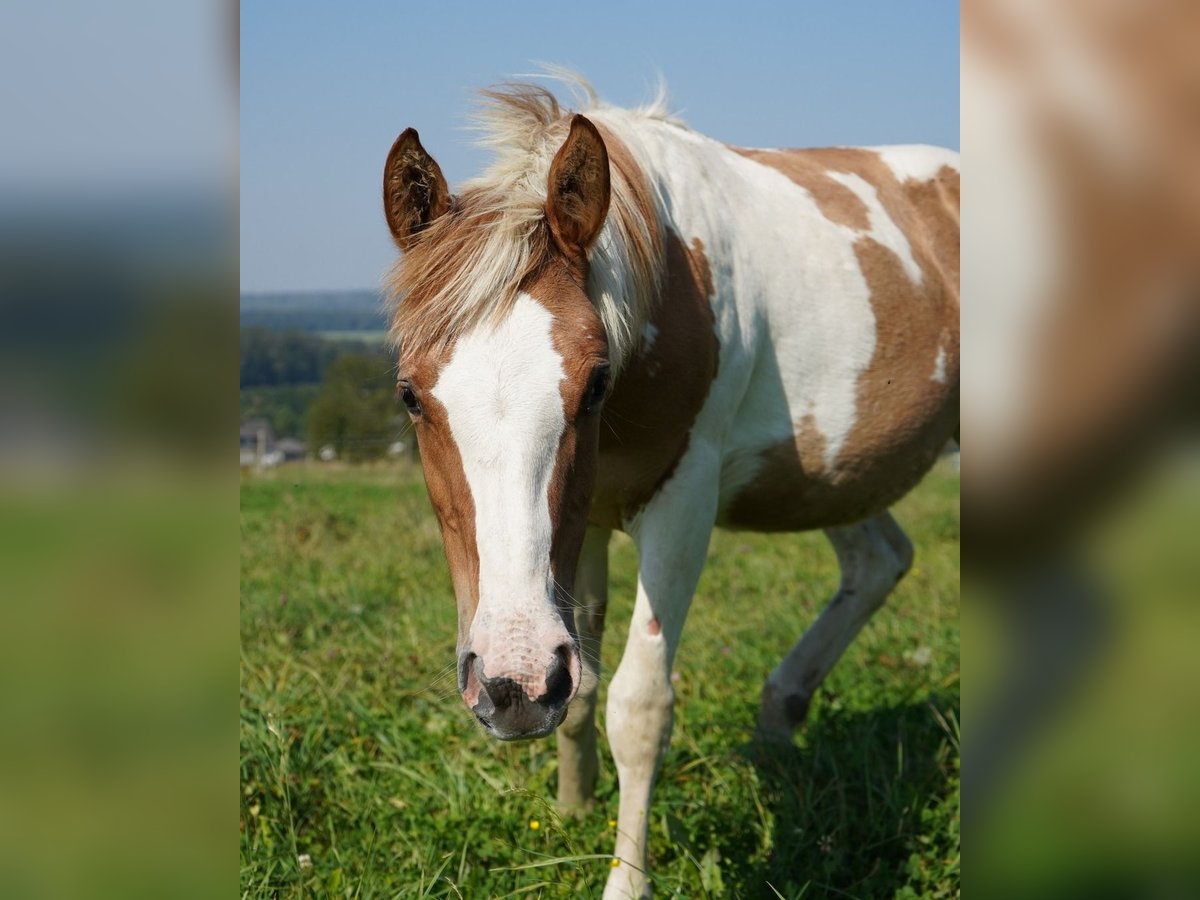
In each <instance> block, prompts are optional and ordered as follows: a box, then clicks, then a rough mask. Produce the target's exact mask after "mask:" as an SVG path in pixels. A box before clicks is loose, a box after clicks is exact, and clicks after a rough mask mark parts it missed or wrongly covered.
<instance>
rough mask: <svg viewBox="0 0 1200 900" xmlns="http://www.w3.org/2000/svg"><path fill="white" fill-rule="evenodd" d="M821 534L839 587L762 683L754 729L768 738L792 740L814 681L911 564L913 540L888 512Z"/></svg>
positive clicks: (821, 678)
mask: <svg viewBox="0 0 1200 900" xmlns="http://www.w3.org/2000/svg"><path fill="white" fill-rule="evenodd" d="M825 533H826V535H828V537H829V541H830V543H831V544H833V549H834V550H835V551H836V552H837V558H838V564H839V565H840V566H841V569H842V581H841V586H840V587H839V588H838V592H837V594H836V595H834V598H833V600H831V601H830V603H829V605H828V606H827V607H825V610H824V611H823V612H822V613H821V615H820V616H819V617H818V618H817V621H816V622H814V623H813V624H812V625H811V626H810V627H809V629H808V630H807V631H806V632H805V633H804V636H803V637H802V638H801V639H800V640H799V641H798V642H797V644H796V645H795V646H794V647H793V648H792V649H791V651H790V652H789V653H788V655H787V656H786V657H785V658H784V660H783V662H781V663H780V664H779V665H778V666H777V667H776V668H775V671H773V672H772V673H771V675H770V677H769V678H768V679H767V683H766V685H765V686H764V687H763V693H762V705H761V706H760V708H759V713H758V731H759V735H760V736H762V737H764V738H767V739H769V740H778V741H790V740H791V739H792V731H793V730H794V729H795V728H796V726H798V725H800V724H801V723H802V722H803V721H804V718H805V716H806V715H807V714H808V704H809V702H810V701H811V700H812V695H813V692H814V691H815V690H816V689H817V686H818V685H819V684H820V683H821V682H822V681H823V680H824V678H825V676H826V675H828V674H829V670H830V669H832V668H833V665H834V663H836V662H837V661H838V659H839V658H840V657H841V655H842V653H843V652H844V651H845V649H846V648H847V647H848V646H850V642H851V641H852V640H854V636H855V635H856V634H858V632H859V630H860V629H861V628H862V627H863V625H865V624H866V623H867V620H868V619H869V618H871V614H872V613H874V612H875V610H877V609H878V608H879V607H880V606H882V605H883V601H884V600H885V599H887V595H888V594H889V593H891V591H892V588H894V587H895V586H896V583H897V582H898V581H899V580H900V579H901V577H903V575H904V573H905V572H907V571H908V569H909V567H910V566H911V565H912V555H913V550H912V544H911V543H910V542H909V540H908V538H907V536H905V534H904V532H903V531H902V530H901V529H900V526H899V525H897V524H896V520H895V519H893V518H892V516H891V514H890V513H886V512H885V513H883V514H882V515H879V516H876V517H875V518H873V519H868V520H866V521H865V522H859V523H857V524H855V525H847V526H844V527H841V528H829V529H826V531H825Z"/></svg>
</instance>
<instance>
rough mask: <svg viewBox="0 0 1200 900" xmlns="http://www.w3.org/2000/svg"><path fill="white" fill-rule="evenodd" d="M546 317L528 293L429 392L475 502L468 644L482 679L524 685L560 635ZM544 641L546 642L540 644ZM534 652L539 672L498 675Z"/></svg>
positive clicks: (553, 393) (557, 420)
mask: <svg viewBox="0 0 1200 900" xmlns="http://www.w3.org/2000/svg"><path fill="white" fill-rule="evenodd" d="M552 322H553V317H552V316H551V315H550V313H549V311H548V310H547V309H546V308H545V307H543V306H542V305H541V304H540V303H538V302H537V301H535V300H534V299H533V298H532V297H530V296H529V295H528V294H524V293H522V294H520V295H519V296H518V298H517V301H516V304H515V306H514V307H513V310H512V312H511V313H510V314H509V315H508V316H507V317H506V318H505V319H504V320H503V321H501V322H500V323H499V324H498V325H495V326H490V325H484V326H481V327H480V328H477V329H476V330H475V331H473V332H471V333H470V334H467V335H465V336H464V337H462V338H460V339H459V341H458V343H457V345H456V346H455V349H454V353H453V356H452V357H451V359H450V362H449V363H448V364H447V365H446V366H445V367H444V368H443V369H442V372H441V374H440V376H439V377H438V381H437V384H436V385H435V386H434V388H433V391H432V393H433V395H434V397H436V398H437V400H438V401H439V402H440V403H441V404H442V405H443V406H444V407H445V408H446V415H447V417H448V419H449V425H450V431H451V434H452V436H453V438H454V442H455V443H456V444H457V445H458V452H459V455H460V456H461V457H462V465H463V474H464V475H465V477H466V481H467V485H468V487H469V488H470V490H471V498H472V500H473V502H474V505H475V540H476V545H477V552H478V554H479V605H478V608H477V610H476V612H475V620H474V622H473V623H472V624H471V628H470V632H469V634H468V641H469V642H470V645H471V648H472V649H473V650H474V651H475V652H476V653H478V654H479V656H480V658H481V659H482V660H483V662H484V666H485V667H486V669H487V672H488V675H489V677H491V676H496V675H501V674H505V675H509V676H510V677H513V678H514V680H517V681H519V682H522V683H523V684H524V682H525V680H526V679H525V677H524V676H525V675H526V674H528V676H529V679H530V682H531V683H530V684H525V686H526V687H527V689H528V688H531V687H534V686H535V685H534V684H533V683H532V682H533V681H534V680H536V678H537V677H540V676H541V675H543V674H544V673H543V672H542V669H543V668H544V659H543V656H544V657H546V658H549V657H550V656H552V655H553V650H554V647H556V646H557V644H558V643H561V641H562V640H565V639H566V638H567V634H566V631H565V629H564V626H563V625H562V620H561V619H560V617H559V615H558V613H557V611H556V608H555V604H554V591H553V580H552V576H551V569H550V545H551V538H552V530H551V523H550V508H549V499H548V495H549V488H550V479H551V476H552V475H553V473H554V464H555V459H556V457H557V451H558V445H559V440H560V439H561V437H562V433H563V428H564V427H565V420H564V416H563V405H562V396H561V394H560V393H559V383H560V382H561V381H562V379H563V377H564V373H563V366H562V357H561V356H560V355H559V354H558V352H557V351H556V350H555V349H554V344H553V341H552V340H551V333H550V330H551V324H552ZM547 641H549V642H550V643H548V644H547V643H546V642H547ZM530 652H533V653H535V655H536V659H537V661H536V662H533V661H531V662H530V664H531V665H532V666H533V668H534V669H536V670H537V671H536V672H530V673H524V672H521V671H504V667H505V666H507V665H510V664H512V665H519V662H517V661H519V660H520V659H521V658H522V657H526V658H527V657H528V654H529V653H530Z"/></svg>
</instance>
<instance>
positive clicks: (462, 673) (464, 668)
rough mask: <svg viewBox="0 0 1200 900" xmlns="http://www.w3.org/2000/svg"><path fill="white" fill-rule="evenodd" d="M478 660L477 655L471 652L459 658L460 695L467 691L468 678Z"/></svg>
mask: <svg viewBox="0 0 1200 900" xmlns="http://www.w3.org/2000/svg"><path fill="white" fill-rule="evenodd" d="M476 659H477V657H476V656H475V654H474V653H471V652H470V651H468V652H466V653H464V654H462V656H460V657H459V658H458V692H459V693H460V694H461V693H462V692H463V691H465V690H466V689H467V677H468V674H469V673H470V671H471V667H472V666H473V665H474V664H475V660H476Z"/></svg>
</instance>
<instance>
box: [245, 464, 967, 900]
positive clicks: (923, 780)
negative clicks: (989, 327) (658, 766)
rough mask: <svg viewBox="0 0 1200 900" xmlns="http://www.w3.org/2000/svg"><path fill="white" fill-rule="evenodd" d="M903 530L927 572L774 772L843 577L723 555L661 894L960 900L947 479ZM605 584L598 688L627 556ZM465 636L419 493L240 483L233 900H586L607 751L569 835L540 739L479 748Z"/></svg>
mask: <svg viewBox="0 0 1200 900" xmlns="http://www.w3.org/2000/svg"><path fill="white" fill-rule="evenodd" d="M896 514H897V518H898V519H899V520H900V521H901V523H902V524H903V525H904V526H905V528H906V530H907V531H908V532H909V534H910V535H911V536H912V538H913V540H914V543H915V544H916V545H917V558H916V563H915V568H914V571H913V572H912V574H910V575H909V577H907V578H906V579H905V580H904V581H903V582H902V583H901V585H900V586H899V588H898V589H897V591H896V592H895V594H894V595H893V596H892V598H891V599H890V601H889V603H888V605H887V606H886V607H885V608H884V609H883V610H881V611H880V613H879V614H877V615H876V617H875V618H874V619H873V620H872V622H871V623H870V624H868V625H867V627H866V628H865V629H864V631H863V633H862V634H861V635H860V636H859V638H858V640H857V641H856V642H855V643H854V644H853V645H852V646H851V647H850V649H849V650H848V651H847V653H846V655H845V657H843V659H842V661H841V662H840V663H839V665H838V666H837V667H836V668H835V669H834V671H833V672H832V674H831V675H830V677H829V678H828V679H827V681H826V683H825V685H824V686H823V688H822V690H821V691H820V692H819V693H818V696H817V699H816V700H815V701H814V704H813V708H812V711H811V714H810V719H809V723H808V726H807V728H806V729H805V730H804V731H803V732H802V733H801V734H800V735H799V738H798V742H797V747H796V748H795V749H789V750H780V751H774V752H769V753H768V752H764V751H759V750H756V749H755V748H754V747H753V746H752V745H751V743H750V734H751V728H752V726H753V722H754V715H755V707H756V703H757V699H758V693H759V689H760V687H761V684H762V681H763V679H764V678H765V676H766V674H767V672H768V671H769V670H770V669H771V667H772V666H774V665H775V664H776V663H777V662H778V660H779V659H780V658H781V657H782V655H783V654H784V652H785V651H786V650H787V649H788V647H789V646H790V645H791V643H792V642H793V641H794V640H795V639H796V638H797V637H799V635H800V634H801V632H802V631H803V630H804V627H805V626H806V625H807V624H808V623H809V622H810V621H811V620H812V619H813V617H814V616H815V615H816V614H817V612H818V611H819V610H820V609H821V607H822V606H823V605H824V603H825V601H826V600H827V599H828V597H829V596H830V595H831V594H832V591H833V589H834V587H835V586H836V582H837V567H836V563H835V560H834V557H833V553H832V550H831V549H830V548H829V546H828V544H827V542H826V541H825V539H824V537H823V536H821V535H820V534H805V535H775V536H764V535H754V534H730V533H724V532H718V533H717V534H716V535H715V536H714V540H713V544H712V548H711V550H710V553H709V562H708V566H707V568H706V571H705V574H704V577H703V579H702V580H701V583H700V587H699V590H698V593H697V596H696V600H695V603H694V604H693V607H692V612H691V615H690V617H689V621H688V626H687V629H686V630H685V633H684V638H683V642H682V645H681V647H680V651H679V655H678V661H677V665H676V669H677V672H678V680H677V681H676V684H675V688H676V695H677V705H676V719H675V730H674V735H673V738H672V741H671V747H670V750H669V751H668V753H667V756H666V759H665V761H664V764H663V767H662V773H661V776H660V779H659V785H658V789H657V791H656V794H655V800H654V806H653V810H652V818H651V828H650V833H651V834H650V854H651V874H652V877H653V880H654V885H655V890H656V896H659V897H672V896H678V897H705V896H709V897H726V896H733V897H747V898H750V897H789V898H790V897H800V896H803V897H806V898H818V897H863V898H865V897H951V896H958V893H959V837H958V822H959V816H958V792H959V787H958V785H959V762H958V709H959V702H958V695H959V684H958V672H959V661H958V653H959V650H958V648H959V639H958V602H959V598H958V534H959V532H958V521H959V519H958V476H957V474H955V473H953V472H951V471H949V469H944V470H943V469H941V468H939V469H938V470H935V472H934V473H933V474H932V475H931V476H930V477H929V478H927V479H926V481H925V482H924V483H923V484H922V485H921V486H920V487H919V488H918V490H917V491H916V492H914V493H913V494H912V495H911V496H910V497H908V498H907V499H906V500H905V501H904V502H903V503H901V504H900V505H899V507H898V508H897V510H896ZM611 560H612V574H611V579H612V588H611V592H610V593H611V601H610V615H609V617H608V622H609V627H608V632H607V634H606V636H605V643H604V666H605V674H606V676H607V675H611V673H612V671H613V670H614V668H615V667H616V664H617V662H618V660H619V656H620V650H621V648H622V646H623V645H624V640H625V631H626V627H627V622H628V618H629V613H630V610H631V607H632V600H633V589H634V583H635V578H636V554H635V551H634V549H633V547H632V544H631V543H630V542H629V540H628V539H626V538H625V537H623V536H617V537H616V538H614V542H613V548H612V553H611ZM455 617H456V613H455V609H454V601H453V599H452V595H451V588H450V580H449V576H448V575H447V572H446V564H445V559H444V557H443V555H442V548H441V539H440V536H439V533H438V530H437V525H436V523H435V521H434V519H433V515H432V512H431V511H430V509H429V506H428V501H427V500H426V497H425V490H424V485H423V482H422V480H421V477H420V473H419V470H418V469H416V468H412V467H409V466H407V465H397V466H392V467H387V468H383V467H380V468H358V469H322V468H319V467H315V466H314V467H304V466H301V467H294V468H289V467H284V468H282V469H280V470H278V471H275V472H272V473H267V474H264V475H256V476H253V477H249V476H248V477H247V480H245V481H244V482H243V485H242V679H241V681H242V699H241V787H242V797H241V823H240V824H241V866H242V868H241V886H242V892H243V896H245V897H308V896H314V897H364V898H366V897H426V896H430V897H467V898H476V897H504V896H532V897H576V896H593V897H599V895H600V893H601V892H602V890H603V885H604V880H605V878H606V877H607V875H608V872H609V857H608V855H609V853H610V852H611V849H612V839H613V832H612V828H611V826H610V824H609V822H610V820H611V819H613V818H615V816H616V809H617V786H616V776H615V772H614V770H613V766H612V761H611V757H610V756H608V755H607V749H605V750H604V751H603V752H604V754H605V755H604V756H603V757H602V762H601V776H600V784H599V790H598V802H597V804H596V807H595V809H594V810H592V811H591V812H589V813H588V814H587V815H586V816H585V817H584V818H583V819H582V820H579V821H564V820H560V819H559V817H558V816H557V814H556V813H555V811H554V792H555V778H556V774H555V768H556V762H555V754H554V742H553V739H550V740H545V741H535V742H529V743H521V744H503V743H500V742H497V741H494V740H492V739H490V738H488V737H487V736H485V735H484V734H483V733H482V732H481V730H480V729H479V728H478V727H477V726H476V725H475V723H474V721H473V720H472V717H471V716H470V714H469V713H468V712H467V710H466V709H465V708H463V706H462V703H461V701H460V700H459V699H458V697H457V695H456V693H455V690H454V678H453V672H452V669H453V661H454V639H455ZM603 702H604V687H603V686H602V687H601V703H600V709H601V710H603ZM600 728H601V736H602V738H603V715H601V716H600ZM534 820H536V821H537V822H538V823H539V827H538V828H537V829H533V828H531V827H530V822H531V821H534ZM304 855H306V859H305V863H303V864H301V862H300V859H301V858H302V857H304ZM308 859H311V863H309V862H308Z"/></svg>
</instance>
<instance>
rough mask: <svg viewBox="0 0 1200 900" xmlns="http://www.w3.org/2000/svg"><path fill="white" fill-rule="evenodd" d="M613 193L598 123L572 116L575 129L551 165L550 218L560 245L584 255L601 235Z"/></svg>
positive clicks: (573, 254) (567, 251)
mask: <svg viewBox="0 0 1200 900" xmlns="http://www.w3.org/2000/svg"><path fill="white" fill-rule="evenodd" d="M609 196H610V189H609V175H608V150H606V149H605V147H604V139H603V138H602V137H600V132H599V131H597V130H596V126H595V125H593V124H592V123H591V122H589V121H588V120H587V119H585V118H584V117H583V116H578V115H577V116H575V117H574V118H573V119H571V132H570V134H568V135H567V139H566V141H564V142H563V145H562V147H560V148H559V150H558V153H557V154H555V156H554V162H552V163H551V164H550V180H549V184H548V185H547V189H546V221H547V222H548V223H549V225H550V234H551V235H552V236H553V237H554V242H555V243H556V244H557V245H558V248H559V249H560V250H562V252H563V253H565V254H566V255H567V256H569V257H572V258H582V257H583V254H584V251H586V250H587V248H588V247H590V246H591V244H592V241H594V240H595V239H596V236H597V235H599V234H600V229H601V227H602V226H603V225H604V217H605V216H607V215H608V201H609Z"/></svg>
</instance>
